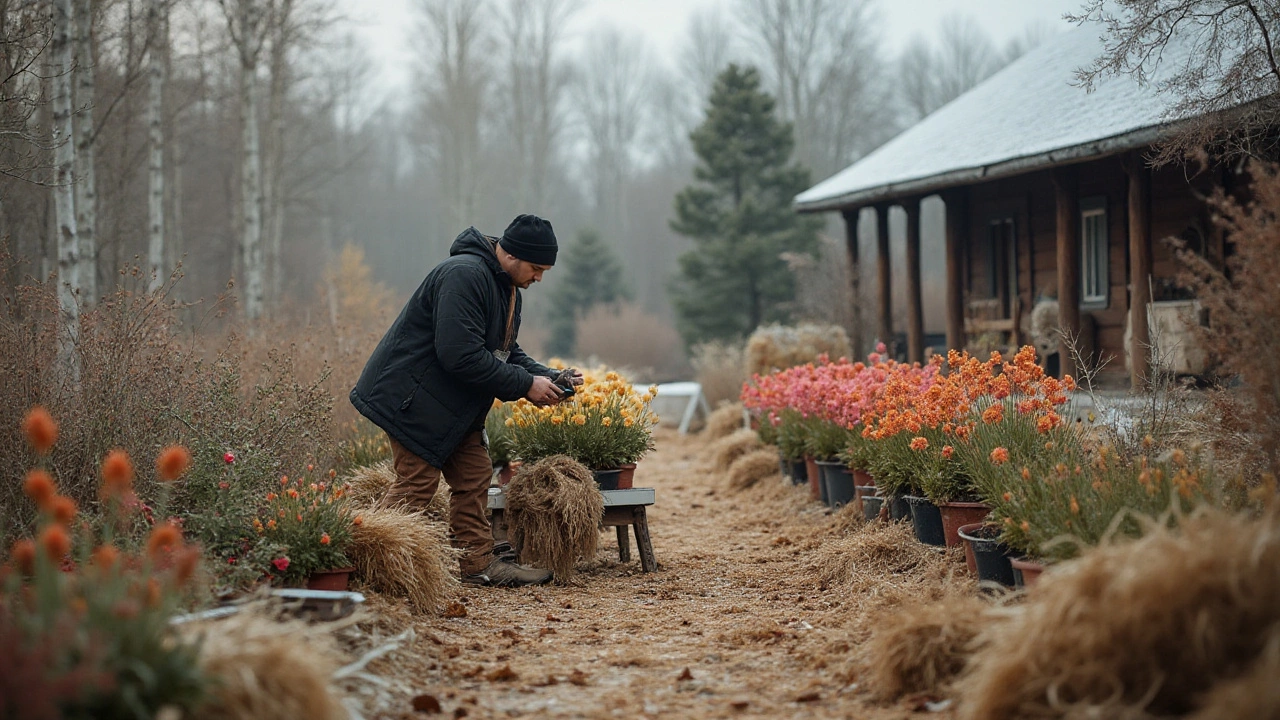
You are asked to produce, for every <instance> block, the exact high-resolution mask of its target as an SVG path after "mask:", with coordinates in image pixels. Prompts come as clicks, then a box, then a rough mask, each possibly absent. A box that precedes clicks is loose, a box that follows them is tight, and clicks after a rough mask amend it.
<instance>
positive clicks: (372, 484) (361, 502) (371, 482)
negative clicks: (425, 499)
mask: <svg viewBox="0 0 1280 720" xmlns="http://www.w3.org/2000/svg"><path fill="white" fill-rule="evenodd" d="M395 481H396V469H395V465H394V464H393V463H392V461H391V460H384V461H382V462H380V463H376V464H374V465H369V466H366V467H359V468H356V469H355V470H352V471H351V475H350V476H348V477H347V478H346V482H349V483H351V490H350V491H349V492H348V493H347V497H349V498H351V502H352V504H353V505H355V506H356V507H360V508H368V507H374V506H376V505H378V504H379V503H381V502H382V500H383V498H385V497H386V496H387V491H388V490H390V489H391V486H392V485H393V484H395ZM450 495H451V494H450V492H449V486H448V485H447V484H445V481H444V477H443V476H442V477H441V478H440V486H439V487H438V488H436V494H435V497H433V498H431V504H430V505H428V506H427V508H426V513H427V515H428V516H429V517H432V518H434V519H437V520H442V519H444V518H447V517H448V516H449V498H450Z"/></svg>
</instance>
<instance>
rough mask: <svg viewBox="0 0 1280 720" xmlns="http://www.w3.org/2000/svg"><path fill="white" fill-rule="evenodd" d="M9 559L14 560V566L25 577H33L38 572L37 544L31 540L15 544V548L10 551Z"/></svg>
mask: <svg viewBox="0 0 1280 720" xmlns="http://www.w3.org/2000/svg"><path fill="white" fill-rule="evenodd" d="M9 557H10V558H13V564H14V565H16V566H18V570H19V571H20V572H22V574H24V575H31V574H32V573H34V572H35V570H36V544H35V543H33V542H31V541H30V540H26V539H23V540H19V541H17V542H15V543H14V544H13V548H12V549H10V550H9Z"/></svg>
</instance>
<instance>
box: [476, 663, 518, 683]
mask: <svg viewBox="0 0 1280 720" xmlns="http://www.w3.org/2000/svg"><path fill="white" fill-rule="evenodd" d="M519 677H520V676H519V675H517V674H516V671H515V670H512V669H511V666H510V665H503V666H502V667H500V668H498V669H497V670H494V671H492V672H490V673H489V674H487V675H485V676H484V679H485V680H488V681H489V682H511V681H512V680H516V679H518V678H519Z"/></svg>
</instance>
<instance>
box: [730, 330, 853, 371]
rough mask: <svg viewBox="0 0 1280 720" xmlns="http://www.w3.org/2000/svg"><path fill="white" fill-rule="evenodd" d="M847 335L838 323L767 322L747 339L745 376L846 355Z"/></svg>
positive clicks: (848, 353) (847, 349)
mask: <svg viewBox="0 0 1280 720" xmlns="http://www.w3.org/2000/svg"><path fill="white" fill-rule="evenodd" d="M850 352H851V351H850V349H849V335H848V333H846V332H845V331H844V328H842V327H840V326H839V325H818V324H815V323H804V324H801V325H794V326H788V325H767V326H764V327H760V328H757V329H756V331H755V332H753V333H751V337H749V338H747V352H746V356H747V357H746V363H747V368H746V370H747V375H748V376H751V375H754V374H756V373H759V374H761V375H764V374H766V373H770V372H773V371H774V370H785V369H786V368H789V367H794V366H796V365H803V364H805V363H807V362H813V361H815V360H817V359H818V356H820V355H827V356H828V357H830V358H831V359H832V360H835V359H836V358H841V357H848V356H849V355H850Z"/></svg>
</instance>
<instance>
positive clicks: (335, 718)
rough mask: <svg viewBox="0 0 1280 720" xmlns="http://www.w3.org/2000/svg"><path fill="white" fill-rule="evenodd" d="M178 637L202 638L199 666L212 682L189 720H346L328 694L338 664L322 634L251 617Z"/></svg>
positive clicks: (298, 625) (259, 615)
mask: <svg viewBox="0 0 1280 720" xmlns="http://www.w3.org/2000/svg"><path fill="white" fill-rule="evenodd" d="M184 631H185V632H190V633H200V634H201V635H202V638H203V639H202V641H201V646H200V666H201V669H202V670H203V671H204V672H205V674H206V675H207V676H208V677H209V678H211V679H212V682H210V683H209V686H208V687H209V695H208V697H207V698H206V701H205V702H204V703H203V704H202V705H201V706H200V707H199V708H198V709H197V710H196V711H195V713H193V715H192V717H193V718H195V720H214V719H215V718H216V719H217V720H258V719H259V718H315V719H317V720H329V719H332V720H345V719H346V718H347V717H348V714H347V710H346V708H344V707H343V705H342V702H341V700H340V699H339V698H338V697H335V695H334V693H333V692H332V690H331V686H330V678H331V677H332V676H333V672H334V671H335V670H336V669H337V668H338V664H339V662H338V656H337V651H336V650H335V649H334V645H333V639H332V637H331V636H330V635H328V634H327V633H324V632H316V631H315V630H314V629H313V628H311V627H310V626H308V625H306V624H305V623H302V622H297V621H290V622H281V621H277V620H274V619H272V618H271V617H268V616H267V615H265V614H263V613H261V612H251V611H246V612H241V613H239V614H237V615H232V616H231V617H229V618H225V619H222V620H218V621H215V622H211V623H207V624H203V623H202V624H201V625H200V626H198V627H190V628H185V629H184Z"/></svg>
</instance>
